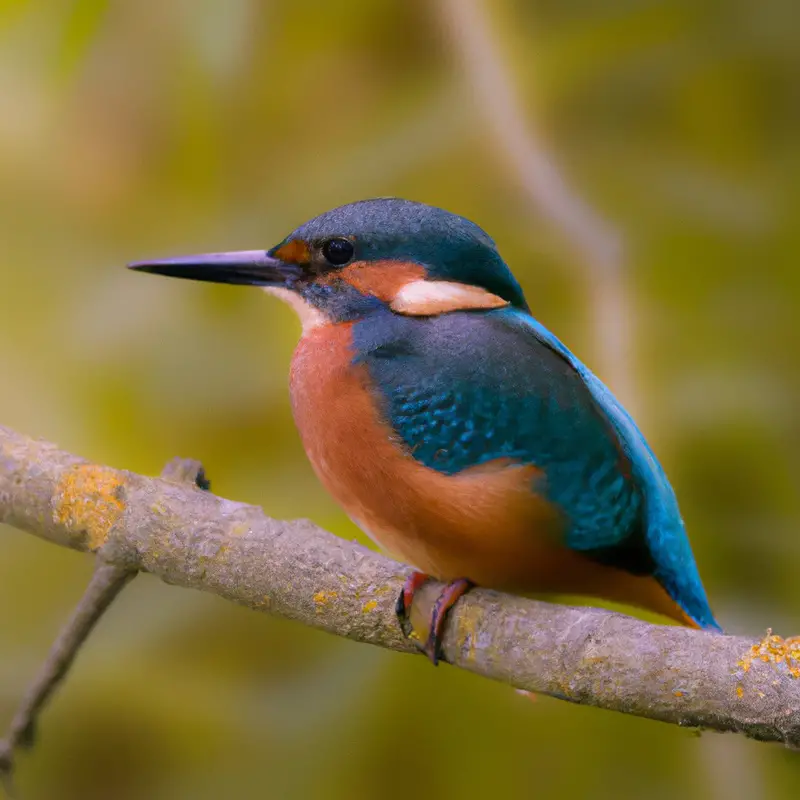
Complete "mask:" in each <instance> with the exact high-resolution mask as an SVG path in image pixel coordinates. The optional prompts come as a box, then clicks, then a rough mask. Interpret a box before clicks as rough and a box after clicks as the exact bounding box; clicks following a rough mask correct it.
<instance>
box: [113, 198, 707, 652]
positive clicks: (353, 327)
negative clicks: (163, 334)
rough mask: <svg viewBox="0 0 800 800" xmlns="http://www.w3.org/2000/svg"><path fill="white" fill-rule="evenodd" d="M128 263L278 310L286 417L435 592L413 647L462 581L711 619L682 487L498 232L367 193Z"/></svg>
mask: <svg viewBox="0 0 800 800" xmlns="http://www.w3.org/2000/svg"><path fill="white" fill-rule="evenodd" d="M129 266H130V268H132V269H134V270H139V271H142V272H150V273H157V274H160V275H167V276H172V277H177V278H190V279H193V280H198V281H212V282H215V283H227V284H240V285H241V284H244V285H248V286H258V287H261V288H263V289H264V290H265V291H266V292H267V293H269V294H271V295H275V296H276V297H278V298H280V299H281V300H283V301H285V302H286V303H288V304H289V305H290V306H291V307H292V308H293V309H294V310H295V311H296V312H297V315H298V316H299V318H300V321H301V324H302V335H301V338H300V342H299V344H298V346H297V348H296V350H295V352H294V355H293V357H292V364H291V370H290V381H289V385H290V394H291V404H292V411H293V415H294V419H295V422H296V425H297V428H298V430H299V433H300V437H301V439H302V443H303V446H304V449H305V451H306V453H307V455H308V458H309V460H310V461H311V464H312V465H313V468H314V470H315V472H316V474H317V476H318V477H319V480H320V481H321V482H322V484H323V485H324V486H325V487H326V488H327V490H328V491H329V492H330V494H331V495H332V496H333V497H334V499H335V500H336V501H337V502H338V503H339V504H340V505H341V506H342V508H343V509H344V510H345V512H346V513H347V514H348V516H349V517H350V519H352V521H353V522H354V523H355V524H356V525H357V526H358V527H359V528H360V529H361V530H362V531H363V532H364V533H365V534H367V535H368V536H369V537H370V538H371V539H372V540H373V541H375V542H376V543H377V544H378V545H379V546H380V547H381V548H383V549H384V550H385V551H386V552H387V553H388V554H390V555H391V556H393V557H395V558H397V559H398V560H400V561H403V562H405V563H407V564H409V565H411V566H412V567H413V570H414V571H413V572H411V573H410V575H409V577H408V579H407V580H406V582H405V585H404V587H403V591H402V593H401V594H400V597H399V599H398V604H397V612H398V617H399V619H400V623H401V625H402V627H403V630H404V632H406V633H408V632H409V630H410V628H409V615H410V610H411V604H412V602H413V599H414V594H415V592H416V591H417V590H418V589H419V587H420V586H421V585H422V584H423V583H424V582H425V581H426V580H428V579H429V578H433V579H436V580H439V581H441V582H444V583H445V584H446V588H445V589H444V590H443V591H442V592H441V594H440V596H439V598H438V600H437V601H436V603H435V604H434V607H433V610H432V613H431V618H430V621H429V633H428V635H427V640H426V642H425V646H424V649H425V652H426V653H427V655H428V656H429V657H430V658H431V660H432V661H433V663H434V664H435V663H436V662H437V660H438V659H439V658H440V655H441V640H442V635H443V631H444V622H445V619H446V615H447V613H448V611H449V609H450V608H451V607H452V606H453V605H454V604H455V602H456V601H457V600H458V598H459V597H460V596H461V595H462V594H463V593H464V592H465V591H467V590H468V589H469V588H470V587H472V586H473V585H479V586H484V587H489V588H492V589H496V590H499V591H505V592H510V593H513V594H520V595H551V594H562V595H563V594H566V595H579V596H585V597H588V598H596V599H601V600H602V599H605V600H609V601H613V602H617V603H622V604H626V605H629V606H634V607H639V608H642V609H646V610H649V611H653V612H656V613H658V614H660V615H663V616H664V617H667V618H669V619H671V620H674V621H677V622H679V623H682V624H685V625H689V626H693V627H697V628H705V629H711V630H720V628H719V625H718V624H717V622H716V621H715V619H714V615H713V614H712V611H711V609H710V607H709V604H708V600H707V598H706V593H705V591H704V589H703V584H702V582H701V579H700V575H699V572H698V569H697V566H696V563H695V560H694V556H693V554H692V550H691V547H690V544H689V539H688V536H687V533H686V530H685V527H684V523H683V521H682V518H681V514H680V511H679V508H678V502H677V500H676V497H675V493H674V491H673V489H672V486H671V485H670V482H669V480H668V479H667V476H666V474H665V473H664V470H663V469H662V467H661V465H660V464H659V462H658V460H657V459H656V456H655V455H654V453H653V451H652V449H651V448H650V446H649V445H648V443H647V441H646V440H645V438H644V436H643V435H642V433H641V432H640V431H639V429H638V428H637V426H636V424H635V423H634V422H633V420H632V418H631V417H630V415H629V414H628V413H627V412H626V411H625V409H624V408H623V406H622V405H621V404H620V403H619V401H618V400H617V399H616V398H615V397H614V395H613V394H612V393H611V391H610V390H609V389H608V388H607V387H606V386H605V385H604V384H603V383H602V382H601V381H600V380H599V378H597V377H596V376H595V375H594V374H593V373H592V372H591V371H590V370H589V369H588V368H587V367H586V366H585V365H584V364H583V363H582V362H581V361H580V360H578V358H577V357H576V356H575V355H573V354H572V352H571V351H570V350H569V349H567V347H566V346H565V345H564V344H562V342H561V341H560V340H559V339H558V338H556V336H554V335H553V334H552V333H551V332H550V331H549V330H547V328H545V327H544V326H543V325H542V324H541V323H540V322H538V321H537V320H536V318H535V317H534V316H533V315H532V314H531V311H530V308H529V306H528V303H527V301H526V299H525V296H524V294H523V292H522V289H521V287H520V285H519V283H518V282H517V280H516V279H515V277H514V275H513V274H512V272H511V270H510V269H509V267H508V266H507V265H506V263H505V261H504V260H503V258H502V257H501V255H500V253H499V252H498V249H497V246H496V245H495V243H494V241H493V240H492V239H491V238H490V237H489V236H488V235H487V234H486V233H485V232H484V231H483V230H482V229H481V228H480V227H478V226H477V225H476V224H474V223H473V222H470V221H469V220H467V219H465V218H464V217H461V216H458V215H456V214H453V213H450V212H448V211H445V210H443V209H441V208H436V207H434V206H430V205H426V204H423V203H418V202H412V201H409V200H403V199H399V198H378V199H370V200H362V201H359V202H355V203H350V204H348V205H344V206H341V207H339V208H335V209H333V210H332V211H328V212H326V213H324V214H321V215H320V216H318V217H315V218H314V219H312V220H310V221H309V222H306V223H305V224H304V225H301V226H300V227H299V228H297V229H296V230H295V231H293V232H292V233H291V234H289V236H287V237H286V238H285V239H284V240H283V241H282V242H280V243H279V244H277V245H276V246H274V247H272V248H271V249H269V250H248V251H237V252H226V253H209V254H204V255H198V256H188V257H180V258H169V259H163V260H157V261H140V262H135V263H133V264H130V265H129Z"/></svg>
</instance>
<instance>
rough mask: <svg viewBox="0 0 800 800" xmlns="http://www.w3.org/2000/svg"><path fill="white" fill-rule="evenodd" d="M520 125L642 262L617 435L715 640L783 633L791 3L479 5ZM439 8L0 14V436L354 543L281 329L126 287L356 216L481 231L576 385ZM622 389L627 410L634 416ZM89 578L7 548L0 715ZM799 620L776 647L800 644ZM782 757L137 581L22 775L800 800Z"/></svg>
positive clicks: (185, 5) (250, 310)
mask: <svg viewBox="0 0 800 800" xmlns="http://www.w3.org/2000/svg"><path fill="white" fill-rule="evenodd" d="M489 5H490V6H491V8H492V11H493V13H494V15H495V17H496V23H497V25H498V29H499V31H500V35H501V36H502V37H503V43H504V48H505V50H506V53H507V56H508V59H509V62H510V63H511V64H512V65H513V68H514V72H515V75H516V78H517V80H518V81H519V85H520V89H521V96H522V97H523V100H524V102H525V104H526V112H527V113H528V114H529V115H530V117H531V119H534V118H535V119H536V124H537V128H539V129H540V130H541V131H543V133H544V136H545V138H546V140H547V142H548V145H549V146H550V147H551V148H552V151H553V154H554V157H555V158H557V159H558V161H559V163H560V164H561V165H562V166H563V168H564V170H565V171H566V173H567V175H568V177H569V180H570V182H571V183H572V184H573V185H574V186H575V187H577V188H578V189H579V191H580V192H581V193H582V194H583V195H584V197H585V198H586V199H588V200H589V201H590V202H591V203H592V204H593V205H594V206H595V207H596V208H597V209H599V210H600V211H601V212H602V213H603V214H604V215H605V216H606V217H607V218H609V219H611V220H613V222H614V224H615V225H616V226H617V227H618V228H619V229H620V230H621V232H622V233H623V235H624V238H625V241H626V245H627V249H628V258H627V269H628V273H627V280H628V282H629V284H630V288H631V292H630V297H631V308H630V313H631V318H632V319H633V320H634V321H635V327H634V328H632V331H633V333H632V341H631V343H630V344H631V353H632V359H633V361H632V364H631V367H632V369H633V370H634V374H635V377H636V384H637V392H638V394H639V395H640V396H638V397H637V410H638V411H639V412H640V414H641V417H642V422H643V426H644V427H645V429H646V432H647V434H648V435H649V437H650V438H651V440H652V441H653V443H654V445H655V447H656V450H657V451H658V452H659V454H660V455H661V456H662V459H663V461H664V462H665V464H666V466H667V468H668V471H669V473H670V474H671V475H672V477H673V479H674V482H675V485H676V488H677V491H678V494H679V497H680V499H681V501H682V507H683V509H684V515H685V517H686V520H687V524H688V526H689V529H690V532H691V536H692V541H693V544H694V547H695V551H696V553H697V556H698V560H699V562H700V566H701V571H702V572H703V574H704V576H705V580H706V584H707V588H708V590H709V593H710V595H711V597H712V600H713V601H714V605H715V607H716V609H717V611H718V614H719V616H720V618H721V620H722V622H723V624H725V625H726V626H728V627H729V628H731V629H732V630H734V631H737V632H751V633H753V634H760V633H761V632H762V631H763V629H764V628H766V627H767V626H768V625H770V626H773V627H775V628H776V629H777V630H778V632H780V633H784V634H787V635H788V634H791V633H798V630H797V619H798V612H800V598H799V596H798V592H797V586H798V582H797V574H798V572H797V570H798V563H800V535H798V530H800V504H799V503H798V491H797V486H798V475H799V474H800V464H798V460H797V453H798V452H799V451H800V448H798V445H799V444H800V414H798V412H797V409H798V406H800V402H798V401H800V380H799V379H800V325H798V322H797V319H798V301H799V300H800V272H798V270H797V267H796V263H795V262H796V254H797V252H798V245H800V241H798V237H799V235H800V234H799V233H798V232H799V231H800V228H798V225H797V219H798V218H800V194H799V193H798V190H797V186H798V183H799V182H798V178H800V169H798V167H800V148H798V146H797V142H798V135H800V124H798V123H800V119H798V118H799V117H800V111H799V110H800V94H799V93H798V88H797V87H798V83H797V75H798V69H800V46H799V45H798V38H800V37H798V34H797V23H796V18H797V9H796V3H794V2H792V0H769V2H758V0H725V2H722V0H708V1H707V2H703V3H698V2H696V0H665V1H664V2H656V0H618V2H614V3H595V2H591V0H570V1H569V2H565V1H564V0H537V1H536V2H527V1H526V0H516V1H515V2H511V1H510V0H504V1H503V2H497V3H490V4H489ZM455 64H456V61H455V60H454V58H453V57H452V53H451V52H450V49H449V48H448V45H447V43H446V40H445V39H444V38H443V37H442V35H441V31H440V28H439V22H438V16H437V14H436V13H435V10H434V3H433V2H423V0H413V1H411V0H387V1H386V2H374V0H349V1H348V2H344V1H343V0H340V2H331V3H317V2H312V1H311V0H280V1H278V0H272V2H258V0H226V2H224V3H223V2H211V1H210V0H195V2H189V0H174V1H173V2H169V3H161V4H157V3H141V2H133V0H118V1H117V2H114V3H111V2H101V1H98V0H80V1H77V0H48V1H47V2H43V1H42V0H38V2H36V1H28V2H23V1H22V0H16V1H12V0H0V208H2V213H0V242H2V262H1V263H0V297H1V298H2V301H3V302H2V313H1V314H0V375H2V383H3V392H2V394H0V422H2V423H3V424H6V425H10V426H12V427H15V428H17V429H18V430H20V431H24V432H26V433H29V434H34V435H40V436H44V437H47V438H49V439H52V440H55V441H57V442H59V443H60V444H61V445H62V446H64V447H66V448H68V449H71V450H73V451H75V452H78V453H81V454H83V455H86V456H88V457H90V458H93V459H97V460H98V461H102V462H107V463H110V464H113V465H114V466H119V467H126V468H130V469H133V470H138V471H143V472H150V473H155V472H158V470H159V469H160V467H161V465H162V463H163V462H165V461H166V460H167V459H168V458H169V457H171V456H174V455H178V454H179V455H191V456H193V457H197V458H201V459H202V460H203V461H204V463H205V464H206V466H207V469H208V471H209V473H210V475H211V477H212V480H213V483H214V489H215V491H217V492H218V493H220V494H222V495H225V496H229V497H233V498H236V499H241V500H244V501H248V502H252V503H258V504H261V505H263V506H264V507H265V508H266V509H267V511H268V512H269V513H272V514H273V515H276V516H285V517H292V516H308V517H311V518H313V519H314V520H315V521H317V522H318V523H320V524H321V525H323V526H325V527H327V528H328V529H330V530H332V531H334V532H336V533H337V534H340V535H342V536H345V537H351V538H359V539H361V538H362V537H361V535H360V533H359V532H358V531H357V530H356V529H355V528H354V527H353V526H352V524H351V523H350V522H349V521H348V520H347V519H346V518H345V516H344V515H343V513H342V512H341V511H340V510H339V509H338V508H337V507H336V506H335V504H334V503H333V502H332V501H331V500H330V499H329V498H327V497H326V496H325V494H324V493H323V491H322V489H321V488H320V487H319V486H318V484H317V483H316V481H315V479H314V477H313V474H312V472H311V470H310V467H309V466H308V464H307V462H306V461H305V458H304V455H303V453H302V449H301V447H300V444H299V440H298V438H297V435H296V433H295V431H294V428H293V426H292V424H291V418H290V412H289V407H288V401H287V392H286V373H287V366H288V359H289V356H290V353H291V350H292V348H293V346H294V343H295V340H296V338H297V335H298V327H299V326H298V324H297V322H296V321H295V320H294V319H293V317H292V314H291V312H290V311H289V310H288V309H286V308H284V307H282V306H279V305H278V304H277V303H276V302H275V301H271V300H269V299H267V298H265V297H263V296H262V295H261V293H259V292H255V291H246V290H236V289H230V288H226V287H208V286H201V285H192V284H187V283H180V282H170V281H166V280H156V279H154V278H150V277H148V276H143V275H134V274H130V273H128V272H126V271H125V270H124V269H122V265H123V264H124V263H125V262H126V261H129V260H132V259H135V258H140V257H147V256H150V255H167V254H172V253H180V252H195V251H196V252H201V251H205V250H216V249H235V248H251V247H267V246H270V245H271V244H273V243H275V242H276V241H278V240H279V239H280V238H282V237H283V235H284V234H285V233H286V232H287V231H288V230H290V229H291V228H293V227H294V226H295V225H296V224H298V223H300V222H302V221H303V220H305V219H306V218H308V217H310V216H312V215H314V214H316V213H318V212H320V211H322V210H325V209H327V208H329V207H331V206H333V205H336V204H339V203H343V202H347V201H350V200H354V199H357V198H360V197H364V196H375V195H389V194H394V195H402V196H407V197H410V198H413V199H418V200H424V201H426V202H430V203H434V204H437V205H442V206H444V207H447V208H449V209H451V210H453V211H457V212H459V213H462V214H465V215H466V216H468V217H470V218H472V219H474V220H475V221H477V222H478V223H479V224H481V225H483V226H484V227H485V228H486V229H487V230H488V231H489V232H490V233H491V234H492V235H493V236H494V238H495V239H496V240H497V241H498V243H499V245H500V248H501V250H502V252H503V253H504V255H505V256H506V257H507V259H508V261H509V262H510V263H511V264H512V266H513V268H514V270H515V271H516V273H517V275H518V276H519V277H520V279H521V280H522V282H523V284H524V287H525V290H526V292H527V294H528V297H529V300H530V301H531V305H532V307H533V308H534V312H535V313H536V315H537V316H538V317H539V318H540V319H542V321H544V322H545V324H547V325H548V326H549V327H551V328H552V329H554V330H555V331H557V332H558V334H559V335H560V336H561V337H562V338H563V339H565V340H566V341H567V343H568V344H569V345H570V346H572V347H573V349H575V350H576V351H577V352H578V353H579V354H580V355H581V356H583V357H584V358H585V360H586V361H587V362H589V363H590V364H591V363H592V362H593V359H596V358H597V354H596V353H594V352H593V345H594V343H595V341H594V337H593V335H592V331H591V329H590V327H589V325H588V324H587V319H588V318H589V317H590V314H589V310H588V309H589V304H590V303H591V302H592V298H591V296H589V295H588V294H587V292H586V291H585V287H584V286H583V285H582V272H581V269H580V267H579V265H576V264H575V256H574V251H572V250H571V249H570V248H569V247H568V246H567V243H565V242H564V241H563V239H562V238H561V237H560V235H559V233H558V232H557V231H554V230H552V229H551V227H550V226H549V225H547V224H546V223H544V222H543V220H541V219H539V218H537V217H536V216H535V215H532V212H531V209H530V207H529V205H528V204H527V203H525V202H524V201H523V200H522V198H521V196H520V192H519V188H518V187H517V186H516V183H515V180H514V176H513V175H509V174H508V172H507V170H506V169H505V168H503V167H502V166H501V164H500V161H499V159H498V158H497V157H496V152H495V145H494V143H493V141H492V140H491V138H490V137H489V136H488V135H487V134H486V126H485V125H484V124H483V122H482V114H483V110H482V109H481V108H480V107H477V106H476V104H475V102H474V95H473V94H472V93H471V91H470V90H469V87H467V86H465V83H464V80H463V77H462V76H461V74H460V73H459V71H458V69H457V68H456V67H455ZM624 399H625V398H623V400H624ZM90 569H91V564H90V563H89V560H88V559H86V558H83V557H80V556H77V555H75V554H73V553H69V552H63V551H59V550H58V549H56V548H54V547H52V546H49V545H45V544H42V543H40V542H38V541H36V540H35V539H33V538H32V537H30V536H27V535H23V534H20V533H17V532H14V531H12V530H10V529H3V530H2V531H1V532H0V720H7V719H9V718H10V716H11V713H12V710H13V707H14V704H15V702H16V700H17V698H18V697H19V695H20V694H21V692H22V690H23V687H24V685H25V683H26V681H27V680H28V679H29V677H30V676H31V674H32V672H33V670H34V669H35V667H36V665H37V663H38V662H39V660H40V659H41V657H42V655H43V654H44V652H45V651H46V649H47V647H48V646H49V643H50V641H51V639H52V637H53V636H54V634H55V632H56V631H57V629H58V626H59V624H60V623H61V621H62V620H63V619H64V618H65V616H66V615H67V613H68V609H69V608H70V607H71V606H72V604H73V603H74V602H75V600H76V599H77V598H78V596H79V594H80V592H81V589H82V587H83V585H84V584H85V582H86V580H87V577H88V575H89V572H90ZM793 625H794V629H792V626H793ZM798 769H799V768H798V759H797V756H796V755H793V754H790V753H788V752H785V751H782V750H781V749H780V748H777V747H772V748H770V747H765V746H763V745H756V744H752V743H747V742H742V741H739V740H737V739H735V738H733V737H725V738H721V737H711V736H707V735H706V736H703V737H701V738H697V737H695V736H693V735H692V734H691V733H690V732H687V731H683V730H680V729H672V728H668V727H666V726H661V725H658V724H655V723H649V722H645V721H642V720H637V719H633V718H628V717H623V716H617V715H613V714H610V713H605V712H599V711H595V710H592V709H587V708H580V707H575V706H570V705H567V704H564V703H559V702H556V701H550V700H547V699H542V698H540V699H539V700H538V701H537V702H536V703H535V704H533V705H531V704H529V703H527V702H525V701H523V700H521V699H520V698H518V697H517V696H515V695H514V694H513V693H512V692H510V691H509V690H508V689H507V688H505V687H501V686H496V685H493V684H489V683H487V682H485V681H481V680H479V679H477V678H474V677H471V676H467V675H462V674H458V673H456V672H455V671H453V670H450V669H448V668H447V667H443V668H441V669H438V670H434V669H432V668H431V667H430V666H429V665H428V664H426V663H425V662H424V661H423V660H422V659H414V658H408V657H399V656H395V655H392V654H389V653H384V652H378V651H374V650H372V649H370V648H367V647H363V646H357V645H354V644H351V643H348V642H344V641H339V640H335V639H333V638H331V637H326V636H324V635H322V634H319V633H316V632H313V631H310V630H306V629H303V628H302V627H300V626H297V625H291V624H288V623H286V622H284V621H281V620H276V619H272V618H270V617H266V616H261V615H257V614H254V613H251V612H246V611H243V610H241V609H237V608H234V607H232V606H230V605H228V604H225V603H223V602H221V601H218V600H216V599H215V598H210V597H205V596H201V595H193V594H190V593H187V592H184V591H178V590H174V589H170V588H168V587H166V586H163V585H161V584H159V583H158V582H156V581H155V580H153V579H150V578H148V577H147V576H144V577H141V578H138V579H137V580H136V581H135V582H134V584H133V585H132V586H131V588H130V589H129V590H128V591H127V592H126V593H125V595H124V596H123V598H122V599H121V600H120V601H119V603H118V605H117V606H116V607H115V608H114V609H113V611H112V612H111V613H110V614H109V616H108V618H107V619H106V620H105V621H104V622H103V624H102V625H101V628H100V630H99V631H98V633H97V635H96V637H95V638H94V639H93V640H92V642H91V644H90V646H89V647H88V649H87V651H86V652H85V654H84V655H83V656H82V658H81V659H80V661H79V663H78V667H77V669H76V671H75V673H74V675H73V676H72V678H71V679H70V681H69V683H68V685H67V687H66V688H65V689H64V691H63V692H62V693H61V694H60V695H59V697H58V699H57V700H56V702H55V703H54V705H53V707H52V709H51V710H50V711H49V712H48V713H47V715H46V716H45V718H44V725H43V728H42V730H41V741H40V744H39V747H38V748H37V750H36V752H35V754H33V755H32V756H30V757H26V758H24V759H23V760H22V763H21V767H20V776H19V779H20V784H21V786H22V787H23V789H25V790H26V795H25V796H26V797H31V798H34V797H42V798H45V797H48V798H49V797H57V798H64V799H65V800H70V799H71V798H82V799H83V798H94V797H97V798H106V797H114V798H123V800H124V798H140V797H147V798H167V797H169V798H181V797H193V798H205V797H208V798H213V797H220V798H223V797H224V798H227V797H275V798H313V797H325V798H337V797H342V798H362V797H363V798H372V797H378V796H380V797H385V798H392V797H398V798H399V797H406V796H408V794H409V793H410V792H411V793H419V794H420V795H422V796H425V797H427V796H431V797H433V796H437V797H464V798H468V797H484V796H496V797H503V798H506V797H508V798H512V797H513V798H516V797H520V798H527V797H558V798H561V797H563V798H573V797H574V798H583V797H598V798H605V797H608V798H612V797H613V798H619V797H631V798H634V797H636V798H638V797H645V796H646V797H652V798H671V797H676V796H681V797H684V798H687V800H688V799H689V798H707V797H712V798H717V797H723V796H724V797H726V798H732V797H740V796H741V797H745V796H746V797H749V798H757V797H768V798H777V797H789V796H791V795H790V791H791V789H792V787H793V786H794V787H796V785H797V780H798Z"/></svg>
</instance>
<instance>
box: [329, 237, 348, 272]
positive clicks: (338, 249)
mask: <svg viewBox="0 0 800 800" xmlns="http://www.w3.org/2000/svg"><path fill="white" fill-rule="evenodd" d="M354 252H355V248H354V247H353V243H352V242H351V241H350V240H349V239H340V238H336V239H328V241H326V242H325V243H324V244H323V245H322V255H323V256H324V257H325V260H326V261H327V262H328V263H329V264H333V265H334V266H336V267H341V266H342V264H346V263H347V262H348V261H349V260H350V259H351V258H352V257H353V253H354Z"/></svg>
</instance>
